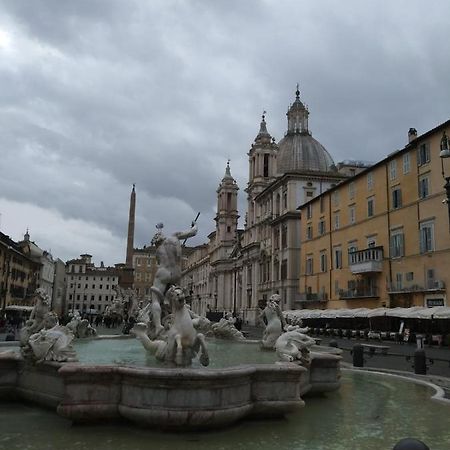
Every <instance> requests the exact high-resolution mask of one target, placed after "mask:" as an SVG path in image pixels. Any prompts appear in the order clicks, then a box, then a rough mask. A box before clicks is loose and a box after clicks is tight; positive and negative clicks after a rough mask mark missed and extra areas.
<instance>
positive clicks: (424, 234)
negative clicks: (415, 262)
mask: <svg viewBox="0 0 450 450" xmlns="http://www.w3.org/2000/svg"><path fill="white" fill-rule="evenodd" d="M419 231H420V253H426V252H432V251H433V250H434V222H432V221H429V222H422V223H421V224H420V230H419Z"/></svg>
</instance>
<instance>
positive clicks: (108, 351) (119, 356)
mask: <svg viewBox="0 0 450 450" xmlns="http://www.w3.org/2000/svg"><path fill="white" fill-rule="evenodd" d="M74 347H75V349H76V352H77V355H78V359H79V361H80V362H81V363H82V364H98V365H105V364H112V363H114V364H127V365H137V366H152V367H157V366H162V365H163V364H162V363H161V362H158V361H157V360H156V359H155V358H154V357H153V356H152V355H149V354H148V353H147V352H146V351H145V349H144V347H142V344H141V343H140V342H139V341H138V340H136V339H133V338H120V339H117V338H116V339H94V340H77V341H75V345H74ZM207 347H208V352H209V360H210V364H209V366H208V367H209V368H222V367H230V366H235V365H239V364H257V363H268V364H272V363H274V362H275V361H276V360H277V357H276V356H275V352H270V351H262V350H260V347H259V344H258V343H250V342H247V343H243V342H235V341H233V342H230V341H225V340H222V339H208V342H207ZM193 366H194V367H201V365H200V363H199V362H198V361H197V360H194V361H193Z"/></svg>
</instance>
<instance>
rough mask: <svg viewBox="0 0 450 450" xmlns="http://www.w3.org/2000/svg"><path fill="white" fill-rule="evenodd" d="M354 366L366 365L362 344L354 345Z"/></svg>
mask: <svg viewBox="0 0 450 450" xmlns="http://www.w3.org/2000/svg"><path fill="white" fill-rule="evenodd" d="M353 367H364V347H363V346H362V345H361V344H356V345H354V346H353Z"/></svg>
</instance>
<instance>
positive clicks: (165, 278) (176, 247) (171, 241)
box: [150, 221, 197, 336]
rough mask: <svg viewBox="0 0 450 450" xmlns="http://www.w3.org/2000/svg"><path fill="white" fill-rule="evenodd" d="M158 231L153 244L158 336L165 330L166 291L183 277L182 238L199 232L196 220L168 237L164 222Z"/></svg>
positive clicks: (154, 303)
mask: <svg viewBox="0 0 450 450" xmlns="http://www.w3.org/2000/svg"><path fill="white" fill-rule="evenodd" d="M156 228H157V229H158V231H157V232H156V234H155V235H154V236H153V239H152V245H154V246H155V247H156V261H157V264H158V265H157V270H156V273H155V279H154V281H153V286H152V287H151V288H150V290H151V292H152V306H151V311H152V322H153V326H154V329H155V334H156V336H157V335H158V334H159V333H160V332H162V331H163V330H164V327H163V326H162V324H161V304H162V303H163V302H164V298H165V293H166V291H167V289H168V288H169V287H170V286H171V285H177V284H179V282H180V279H181V256H182V253H181V251H182V248H181V242H180V241H181V240H186V239H188V238H189V237H192V236H195V235H196V234H197V225H196V223H195V221H194V222H192V224H191V228H190V229H189V230H187V231H180V232H176V233H174V234H173V235H171V236H169V237H166V236H164V234H163V233H162V228H163V224H162V223H159V224H158V225H157V226H156Z"/></svg>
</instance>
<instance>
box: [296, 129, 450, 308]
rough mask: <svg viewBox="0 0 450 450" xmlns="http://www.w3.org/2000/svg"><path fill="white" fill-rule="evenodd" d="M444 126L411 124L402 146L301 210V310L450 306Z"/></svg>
mask: <svg viewBox="0 0 450 450" xmlns="http://www.w3.org/2000/svg"><path fill="white" fill-rule="evenodd" d="M444 131H446V133H447V135H448V134H449V132H450V121H447V122H445V123H443V124H441V125H439V126H438V127H436V128H434V129H432V130H430V131H428V132H427V133H425V134H423V135H421V136H417V132H416V130H414V129H410V131H409V134H408V138H409V139H408V140H409V142H408V144H407V145H406V146H405V147H404V148H403V149H401V150H398V151H396V152H394V153H393V154H391V155H389V156H388V157H386V158H385V159H383V160H382V161H380V162H378V163H376V164H375V165H373V166H372V167H370V168H368V169H366V170H365V171H363V172H361V173H359V174H357V175H355V176H354V177H351V178H349V179H347V180H345V181H342V182H341V183H339V184H338V185H337V186H335V187H333V188H331V189H329V190H328V191H326V192H324V193H322V194H320V195H319V196H317V197H315V198H314V199H312V200H310V201H309V202H307V203H305V204H304V205H302V206H301V207H300V208H299V209H300V212H301V221H300V222H299V226H300V227H301V249H302V250H301V264H300V277H299V291H300V295H301V297H302V298H303V299H304V303H303V307H306V308H322V309H325V308H358V307H368V308H375V307H382V306H386V307H397V306H400V307H411V306H439V305H448V302H447V289H448V287H449V286H450V273H449V271H448V265H449V263H450V227H449V209H448V205H447V204H445V198H446V195H445V191H444V183H445V180H444V179H443V173H442V172H443V169H444V173H445V174H446V175H450V161H449V160H442V159H441V158H440V156H439V154H440V142H441V138H442V136H443V133H444ZM442 163H443V166H442Z"/></svg>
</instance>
